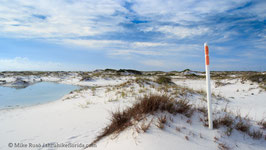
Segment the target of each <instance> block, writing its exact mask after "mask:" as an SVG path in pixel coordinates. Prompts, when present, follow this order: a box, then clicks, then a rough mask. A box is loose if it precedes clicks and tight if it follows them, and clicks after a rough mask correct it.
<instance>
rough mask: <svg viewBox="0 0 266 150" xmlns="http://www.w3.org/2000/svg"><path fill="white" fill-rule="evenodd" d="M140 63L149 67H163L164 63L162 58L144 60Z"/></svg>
mask: <svg viewBox="0 0 266 150" xmlns="http://www.w3.org/2000/svg"><path fill="white" fill-rule="evenodd" d="M140 63H141V64H143V65H146V66H151V67H165V63H164V61H162V60H144V61H141V62H140Z"/></svg>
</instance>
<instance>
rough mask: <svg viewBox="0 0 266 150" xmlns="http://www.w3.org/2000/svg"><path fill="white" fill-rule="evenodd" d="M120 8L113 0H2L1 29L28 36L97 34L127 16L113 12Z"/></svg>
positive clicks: (109, 28) (115, 25)
mask: <svg viewBox="0 0 266 150" xmlns="http://www.w3.org/2000/svg"><path fill="white" fill-rule="evenodd" d="M117 10H119V11H125V10H124V8H123V7H121V5H120V4H119V3H118V2H116V1H112V0H98V1H73V2H70V1H65V0H57V1H54V0H29V1H14V0H10V1H1V6H0V18H1V23H0V32H1V33H2V34H4V35H5V36H10V34H11V35H12V36H16V37H25V38H39V37H45V38H53V37H79V36H91V35H97V34H102V33H105V32H110V31H116V30H118V28H119V27H118V26H117V24H118V23H120V22H122V21H123V20H124V19H123V17H121V16H113V15H112V14H113V13H114V12H115V11H117ZM38 15H39V16H41V17H43V19H42V18H38V17H36V16H38Z"/></svg>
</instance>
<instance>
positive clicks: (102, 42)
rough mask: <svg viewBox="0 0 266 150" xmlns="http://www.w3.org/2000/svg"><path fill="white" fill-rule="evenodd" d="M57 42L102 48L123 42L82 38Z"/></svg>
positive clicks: (120, 44) (122, 43)
mask: <svg viewBox="0 0 266 150" xmlns="http://www.w3.org/2000/svg"><path fill="white" fill-rule="evenodd" d="M59 43H61V44H62V43H63V44H67V45H77V46H82V47H87V48H103V47H111V46H122V45H125V42H123V41H119V40H82V39H64V40H62V41H59Z"/></svg>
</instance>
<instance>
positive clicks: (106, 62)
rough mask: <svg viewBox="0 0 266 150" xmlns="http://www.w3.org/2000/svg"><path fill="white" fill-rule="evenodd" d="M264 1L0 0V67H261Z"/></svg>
mask: <svg viewBox="0 0 266 150" xmlns="http://www.w3.org/2000/svg"><path fill="white" fill-rule="evenodd" d="M265 8H266V0H220V1H218V0H185V1H184V0H0V71H11V70H12V71H24V70H30V71H32V70H35V71H91V70H95V69H106V68H113V69H120V68H124V69H136V70H143V71H155V70H156V71H157V70H161V71H174V70H176V71H181V70H184V69H187V68H189V69H192V70H197V71H204V69H205V62H204V61H205V60H204V42H208V45H209V51H210V69H211V70H216V71H231V70H235V71H247V70H253V71H266V27H265V25H266V9H265Z"/></svg>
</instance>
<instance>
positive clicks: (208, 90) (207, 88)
mask: <svg viewBox="0 0 266 150" xmlns="http://www.w3.org/2000/svg"><path fill="white" fill-rule="evenodd" d="M204 49H205V69H206V91H207V103H208V121H209V128H210V129H213V124H212V105H211V104H212V103H211V81H210V80H211V79H210V68H209V65H210V59H209V48H208V44H207V42H206V43H204Z"/></svg>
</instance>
